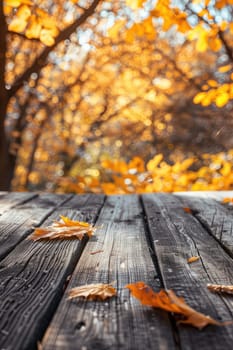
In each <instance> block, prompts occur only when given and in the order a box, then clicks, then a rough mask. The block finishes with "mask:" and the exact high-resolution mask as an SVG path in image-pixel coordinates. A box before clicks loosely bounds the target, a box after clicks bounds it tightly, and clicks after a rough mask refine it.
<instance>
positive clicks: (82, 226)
mask: <svg viewBox="0 0 233 350" xmlns="http://www.w3.org/2000/svg"><path fill="white" fill-rule="evenodd" d="M60 218H61V221H54V223H53V224H52V225H50V226H47V227H39V228H36V229H35V231H34V232H33V233H32V234H31V235H30V236H29V237H28V238H29V239H32V240H34V241H37V240H39V239H64V238H78V239H80V240H81V239H82V238H83V237H84V235H85V234H86V235H88V236H89V237H91V236H92V235H93V233H94V231H95V228H94V227H93V226H92V225H91V224H89V223H87V222H82V221H74V220H71V219H69V218H68V217H66V216H62V215H61V216H60Z"/></svg>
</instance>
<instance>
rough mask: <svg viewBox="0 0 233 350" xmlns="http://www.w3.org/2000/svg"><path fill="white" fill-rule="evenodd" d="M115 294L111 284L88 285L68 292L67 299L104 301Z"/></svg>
mask: <svg viewBox="0 0 233 350" xmlns="http://www.w3.org/2000/svg"><path fill="white" fill-rule="evenodd" d="M116 294H117V292H116V289H115V288H114V287H113V286H112V284H103V283H97V284H88V285H85V286H80V287H75V288H73V289H71V290H70V292H69V297H68V299H73V298H79V297H84V298H86V299H87V300H105V299H107V298H111V297H113V296H115V295H116Z"/></svg>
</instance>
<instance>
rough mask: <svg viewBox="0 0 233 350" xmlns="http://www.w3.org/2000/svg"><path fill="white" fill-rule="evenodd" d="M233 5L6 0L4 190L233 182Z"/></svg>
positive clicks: (111, 189) (1, 73) (0, 104)
mask: <svg viewBox="0 0 233 350" xmlns="http://www.w3.org/2000/svg"><path fill="white" fill-rule="evenodd" d="M232 5H233V0H204V1H200V0H193V1H186V0H184V1H178V0H177V1H170V0H157V1H156V0H155V1H152V0H151V1H150V0H147V1H146V0H119V1H111V0H106V1H104V0H103V1H100V0H86V1H85V0H83V1H78V0H68V1H60V0H54V1H43V0H40V1H39V0H38V1H30V0H6V1H3V2H1V10H0V32H1V42H0V53H1V55H0V146H1V147H0V190H16V191H25V190H26V191H38V190H39V191H52V192H73V193H87V192H95V193H107V194H114V193H141V192H153V191H166V192H172V191H190V190H232V189H233V171H232V165H233V115H232V112H233V6H232Z"/></svg>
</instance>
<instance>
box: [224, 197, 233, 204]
mask: <svg viewBox="0 0 233 350" xmlns="http://www.w3.org/2000/svg"><path fill="white" fill-rule="evenodd" d="M222 203H229V204H233V198H229V197H226V198H223V200H222Z"/></svg>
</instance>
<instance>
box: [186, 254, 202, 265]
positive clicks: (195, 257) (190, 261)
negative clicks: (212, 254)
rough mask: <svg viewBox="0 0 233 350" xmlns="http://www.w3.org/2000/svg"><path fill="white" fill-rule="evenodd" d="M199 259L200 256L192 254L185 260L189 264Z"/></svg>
mask: <svg viewBox="0 0 233 350" xmlns="http://www.w3.org/2000/svg"><path fill="white" fill-rule="evenodd" d="M199 259H200V256H192V257H191V258H189V259H188V260H187V262H188V264H191V263H193V262H195V261H197V260H199Z"/></svg>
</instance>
